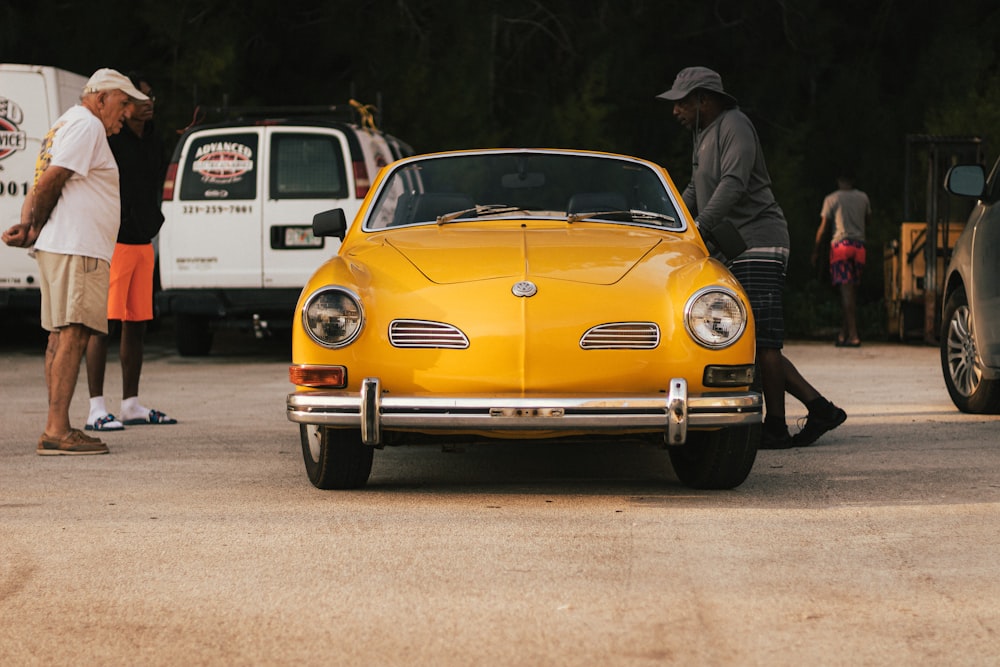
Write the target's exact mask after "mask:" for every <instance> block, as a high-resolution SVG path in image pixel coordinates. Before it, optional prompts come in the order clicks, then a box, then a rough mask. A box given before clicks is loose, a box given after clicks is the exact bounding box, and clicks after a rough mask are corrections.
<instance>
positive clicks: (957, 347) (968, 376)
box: [941, 289, 1000, 414]
mask: <svg viewBox="0 0 1000 667" xmlns="http://www.w3.org/2000/svg"><path fill="white" fill-rule="evenodd" d="M978 359H979V355H978V354H976V339H975V337H974V336H973V334H972V311H970V310H969V300H968V297H966V295H965V290H964V289H958V290H956V291H955V292H954V293H953V294H952V295H951V296H950V297H948V301H947V303H946V304H945V308H944V319H943V320H942V324H941V371H942V372H943V373H944V384H945V386H946V387H948V394H949V395H950V396H951V401H952V403H954V404H955V407H957V408H958V409H959V410H961V411H962V412H972V413H978V414H996V413H998V412H1000V381H998V380H988V379H986V378H984V377H983V370H982V368H981V367H980V366H979V361H978Z"/></svg>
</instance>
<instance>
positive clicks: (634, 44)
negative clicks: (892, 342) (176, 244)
mask: <svg viewBox="0 0 1000 667" xmlns="http://www.w3.org/2000/svg"><path fill="white" fill-rule="evenodd" d="M998 47H1000V5H998V4H997V3H996V1H995V0H965V1H961V2H953V3H948V4H944V5H943V4H941V3H939V2H931V1H929V0H909V1H907V2H898V1H897V2H893V1H892V0H842V1H840V2H837V3H829V2H823V1H822V0H762V1H761V2H755V3H747V2H742V1H740V0H707V1H705V2H692V1H683V0H590V1H589V2H580V1H579V0H502V1H501V0H452V1H445V0H351V1H350V2H348V1H345V0H325V1H323V0H297V1H295V2H284V3H276V2H273V0H244V1H243V2H240V3H234V2H231V1H230V0H200V1H196V0H174V1H173V2H163V1H162V0H129V1H128V2H125V1H122V0H110V1H105V2H94V3H80V2H72V1H70V0H34V1H31V2H28V1H25V0H7V2H5V3H4V4H3V6H0V57H2V59H3V60H4V61H5V62H21V63H31V64H42V65H55V66H58V67H63V68H65V69H69V70H72V71H76V72H78V73H80V74H84V75H88V74H90V73H91V72H93V71H94V70H95V69H97V68H98V67H105V66H110V67H115V68H118V69H120V70H122V71H127V70H130V69H141V70H143V71H145V72H146V73H147V74H149V75H150V77H151V78H152V79H153V80H154V82H155V84H156V85H155V88H156V94H157V109H158V117H159V124H160V128H161V131H163V132H164V134H165V137H166V139H167V140H168V142H173V141H175V140H176V136H177V131H179V130H181V129H183V128H184V127H185V126H187V125H188V124H190V123H191V122H192V119H193V118H194V117H195V109H196V108H198V107H201V108H202V109H205V108H208V107H212V106H218V105H223V104H224V103H226V104H230V105H281V104H284V105H306V104H332V103H342V102H345V101H346V100H347V99H349V98H352V97H353V98H355V99H357V100H359V101H361V102H364V103H366V104H374V103H376V101H379V100H380V101H381V104H380V105H379V106H380V108H379V118H380V120H381V124H382V127H383V128H384V129H386V130H387V131H389V132H391V133H393V134H395V135H397V136H399V137H400V138H402V139H404V140H405V141H407V142H408V143H410V144H411V145H412V146H413V147H414V148H415V149H416V150H417V151H419V152H423V151H434V150H442V149H450V148H467V147H481V146H559V147H575V148H593V149H601V150H608V151H613V152H622V153H628V154H634V155H639V156H642V157H646V158H650V159H653V160H655V161H657V162H659V163H661V164H663V165H665V166H667V167H668V168H669V169H670V170H671V172H672V174H673V175H674V177H675V180H676V181H677V182H678V185H679V186H680V187H683V185H684V184H686V182H687V179H688V177H689V174H690V168H689V162H690V151H691V138H690V135H689V134H688V133H687V132H685V131H684V130H683V129H682V128H681V127H680V126H679V125H677V124H676V123H675V122H674V121H673V119H672V117H671V114H670V106H669V105H667V104H665V103H663V102H659V101H657V100H655V99H654V96H655V95H656V94H658V93H660V92H662V91H663V90H665V89H666V88H668V87H669V86H670V83H671V82H672V80H673V77H674V75H675V74H676V73H677V71H678V70H680V69H682V68H683V67H686V66H689V65H706V66H709V67H712V68H713V69H716V70H717V71H719V72H720V73H721V74H722V77H723V81H724V83H725V86H726V89H727V90H728V91H729V92H731V93H732V94H733V95H735V96H736V97H737V98H739V100H740V104H741V106H742V108H743V109H744V110H745V111H746V112H747V113H748V114H749V115H750V117H751V118H752V119H753V120H754V122H755V123H756V125H757V128H758V131H759V132H760V135H761V140H762V142H763V145H764V149H765V153H766V155H767V160H768V167H769V169H770V171H771V176H772V178H773V179H774V184H775V191H776V194H777V197H778V201H779V203H780V204H781V205H782V207H783V208H784V210H785V213H786V216H787V217H788V221H789V226H790V229H791V232H792V264H791V267H790V279H789V313H788V315H789V318H788V319H789V329H790V331H791V332H792V333H793V334H798V335H809V334H810V333H817V332H821V331H823V330H824V329H825V328H828V327H830V326H832V325H833V323H835V322H836V320H837V316H838V315H837V313H838V311H837V307H836V302H835V299H834V295H833V292H832V291H831V289H830V288H829V286H828V285H827V284H826V283H825V281H823V280H821V279H820V278H818V277H817V275H816V272H815V271H814V270H813V269H812V267H811V266H810V264H809V254H810V250H811V246H812V239H813V235H814V233H815V228H816V225H817V223H818V217H819V207H820V204H821V202H822V198H823V196H824V195H825V194H826V193H827V192H829V191H830V190H832V189H833V188H834V187H835V184H834V178H835V177H836V175H837V174H838V172H840V171H842V170H852V171H853V172H854V173H855V175H856V179H857V183H858V186H859V187H860V188H862V189H863V190H865V191H866V192H868V194H869V196H870V197H871V199H872V203H873V207H874V215H875V220H874V225H873V229H872V230H870V234H869V239H868V240H869V242H870V243H869V257H870V259H869V268H868V269H866V276H865V283H864V285H863V301H864V307H865V309H866V313H868V316H867V317H866V318H865V319H866V322H867V328H868V329H869V332H868V333H869V336H871V335H872V334H877V333H879V332H880V331H881V327H883V326H884V325H883V323H882V321H881V320H882V319H884V318H883V316H882V312H883V311H882V306H881V304H880V301H881V299H882V297H883V276H882V269H883V267H882V249H883V247H884V245H885V244H886V243H888V242H889V241H890V240H891V239H893V238H895V237H897V236H898V234H899V223H900V222H902V216H903V209H904V204H903V176H904V171H905V169H906V160H905V138H906V136H907V135H909V134H941V135H978V136H981V137H983V138H984V139H985V141H986V147H987V150H986V156H985V157H986V158H987V160H990V161H991V160H992V159H993V157H994V154H995V151H996V148H997V146H1000V63H998ZM0 92H2V91H0Z"/></svg>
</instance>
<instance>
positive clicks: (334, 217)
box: [313, 208, 347, 241]
mask: <svg viewBox="0 0 1000 667" xmlns="http://www.w3.org/2000/svg"><path fill="white" fill-rule="evenodd" d="M346 233H347V216H345V215H344V209H342V208H335V209H331V210H329V211H323V212H322V213H317V214H316V215H314V216H313V236H317V237H322V236H336V237H337V238H338V239H340V240H341V241H343V240H344V234H346Z"/></svg>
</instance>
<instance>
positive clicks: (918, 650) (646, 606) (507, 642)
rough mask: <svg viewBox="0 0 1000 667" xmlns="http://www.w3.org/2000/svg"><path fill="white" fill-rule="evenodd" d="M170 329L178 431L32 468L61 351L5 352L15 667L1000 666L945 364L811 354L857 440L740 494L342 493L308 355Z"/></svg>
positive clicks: (908, 357)
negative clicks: (296, 370)
mask: <svg viewBox="0 0 1000 667" xmlns="http://www.w3.org/2000/svg"><path fill="white" fill-rule="evenodd" d="M167 334H168V332H160V333H159V334H156V335H154V336H153V340H152V342H151V345H150V349H149V354H148V355H147V361H146V365H145V369H144V374H143V381H142V396H141V398H143V400H144V401H145V402H146V403H147V404H148V405H150V406H151V407H156V408H159V409H161V410H164V411H165V412H167V413H169V414H171V415H173V416H175V417H177V418H178V419H179V420H180V422H181V423H179V424H177V425H175V426H145V427H134V428H129V429H127V430H126V431H124V432H121V433H111V434H107V435H106V440H107V442H108V443H109V446H110V448H111V454H110V455H108V456H89V457H39V456H37V455H35V453H34V449H35V441H36V439H37V437H38V435H39V433H40V432H41V428H42V425H43V421H44V409H45V399H44V396H45V394H44V383H43V381H42V356H41V353H40V347H39V345H38V344H35V343H31V344H25V343H21V342H17V341H10V340H4V341H2V342H0V373H2V382H0V406H2V407H0V415H2V424H3V428H2V429H0V619H2V622H0V665H70V664H72V665H81V664H101V665H140V664H141V665H175V664H194V665H231V664H241V665H250V664H253V665H279V664H290V663H298V664H304V665H321V664H322V665H330V664H333V665H665V664H668V665H692V664H698V665H800V664H803V663H813V664H816V665H847V664H850V665H885V664H910V665H940V664H949V665H963V664H964V665H993V664H997V662H998V660H1000V648H998V647H1000V605H998V604H997V602H996V601H997V600H998V599H1000V565H998V561H997V558H996V553H997V552H998V547H1000V531H998V529H997V525H998V519H1000V513H998V502H1000V447H998V444H997V442H996V441H997V436H996V433H997V426H998V418H996V417H989V416H975V415H963V414H960V413H958V412H957V411H956V410H955V409H954V408H953V407H952V406H951V403H950V402H949V401H948V398H947V394H946V392H945V389H944V384H943V382H942V380H941V376H940V371H939V369H938V366H937V351H936V350H935V349H933V348H928V347H922V346H902V345H893V344H878V343H871V344H866V345H865V346H864V347H862V348H860V349H856V350H854V349H837V348H834V347H833V346H832V345H828V344H820V343H793V344H790V345H789V346H788V349H787V353H788V356H789V357H790V358H791V359H792V360H793V361H794V362H795V363H796V364H797V365H798V366H799V368H800V370H802V371H803V373H804V374H805V375H806V377H807V378H808V379H809V380H810V381H812V382H813V383H814V384H816V386H817V387H819V388H820V389H821V390H823V391H824V392H825V393H827V394H828V395H829V396H830V397H831V398H832V399H833V400H834V401H835V402H836V403H838V404H839V405H841V406H843V407H844V408H845V409H846V410H847V411H848V414H849V418H848V421H847V422H846V423H845V424H844V425H843V426H842V427H841V428H839V429H837V430H836V431H834V432H832V433H830V434H828V435H826V436H825V437H824V438H822V439H821V440H820V441H819V442H818V443H817V444H816V445H815V446H813V447H809V448H803V449H792V450H787V451H765V452H760V453H759V455H758V458H757V462H756V464H755V466H754V469H753V471H752V473H751V475H750V478H749V479H748V480H747V482H746V483H745V484H744V485H743V486H741V487H740V488H739V489H736V490H734V491H729V492H701V491H691V490H689V489H686V488H684V487H682V486H680V485H679V484H678V483H677V482H676V479H675V478H674V477H673V474H672V472H671V469H670V465H669V463H668V462H667V458H666V454H665V453H664V452H663V451H661V450H658V449H655V448H638V447H632V446H617V445H615V444H613V443H611V444H608V445H606V446H596V445H588V446H584V447H570V446H554V445H544V446H536V445H530V444H529V445H525V444H517V445H511V446H506V445H493V446H473V447H470V448H469V449H468V450H467V451H466V452H465V453H457V454H453V453H442V452H441V451H440V450H437V449H434V448H402V449H390V450H386V451H383V452H378V453H376V461H375V468H374V471H373V475H372V481H371V484H370V487H369V488H368V489H367V490H364V491H358V492H322V491H318V490H316V489H314V488H313V487H312V486H311V485H310V484H309V482H308V480H307V479H306V476H305V472H304V469H303V465H302V461H301V454H300V451H299V443H298V436H297V432H296V428H295V426H294V425H292V424H291V423H289V422H287V421H286V420H285V417H284V396H285V394H286V393H287V391H288V390H289V389H290V385H289V384H288V382H287V353H286V350H285V345H284V344H283V343H281V342H275V341H270V342H268V341H254V340H252V339H250V338H248V337H244V336H237V335H236V334H228V335H225V336H222V337H220V340H219V345H218V349H220V350H222V353H221V354H216V355H214V356H212V357H209V358H206V359H186V358H180V357H177V356H176V355H175V354H174V353H173V351H172V349H171V347H170V345H169V337H168V335H167ZM115 363H116V357H114V356H113V357H112V359H111V361H110V367H109V372H108V378H109V387H108V394H109V395H110V396H111V397H113V398H112V400H111V404H112V406H117V402H118V401H117V396H118V394H119V391H120V380H119V379H118V375H117V373H116V370H115V366H114V364H115ZM86 393H87V392H86V386H85V384H84V376H83V373H81V379H80V385H79V388H78V391H77V396H76V398H75V400H74V409H73V417H74V420H75V421H76V423H77V424H78V425H82V424H83V420H84V419H85V416H86ZM789 413H790V415H791V417H792V419H791V422H792V426H793V431H794V422H795V419H796V418H797V417H800V416H803V415H804V410H803V409H802V408H801V406H799V405H798V404H797V403H795V401H794V400H792V399H789Z"/></svg>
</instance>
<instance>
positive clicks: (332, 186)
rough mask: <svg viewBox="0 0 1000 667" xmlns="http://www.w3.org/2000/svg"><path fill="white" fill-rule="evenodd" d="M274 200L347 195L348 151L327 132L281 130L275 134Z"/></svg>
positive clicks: (273, 153)
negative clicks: (346, 165)
mask: <svg viewBox="0 0 1000 667" xmlns="http://www.w3.org/2000/svg"><path fill="white" fill-rule="evenodd" d="M270 167H271V178H270V181H271V182H270V197H271V199H343V198H345V197H347V175H346V173H345V170H344V151H343V150H342V148H341V143H340V141H339V139H338V138H337V137H335V136H332V135H327V134H311V133H288V132H281V133H277V134H274V135H272V137H271V165H270Z"/></svg>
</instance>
